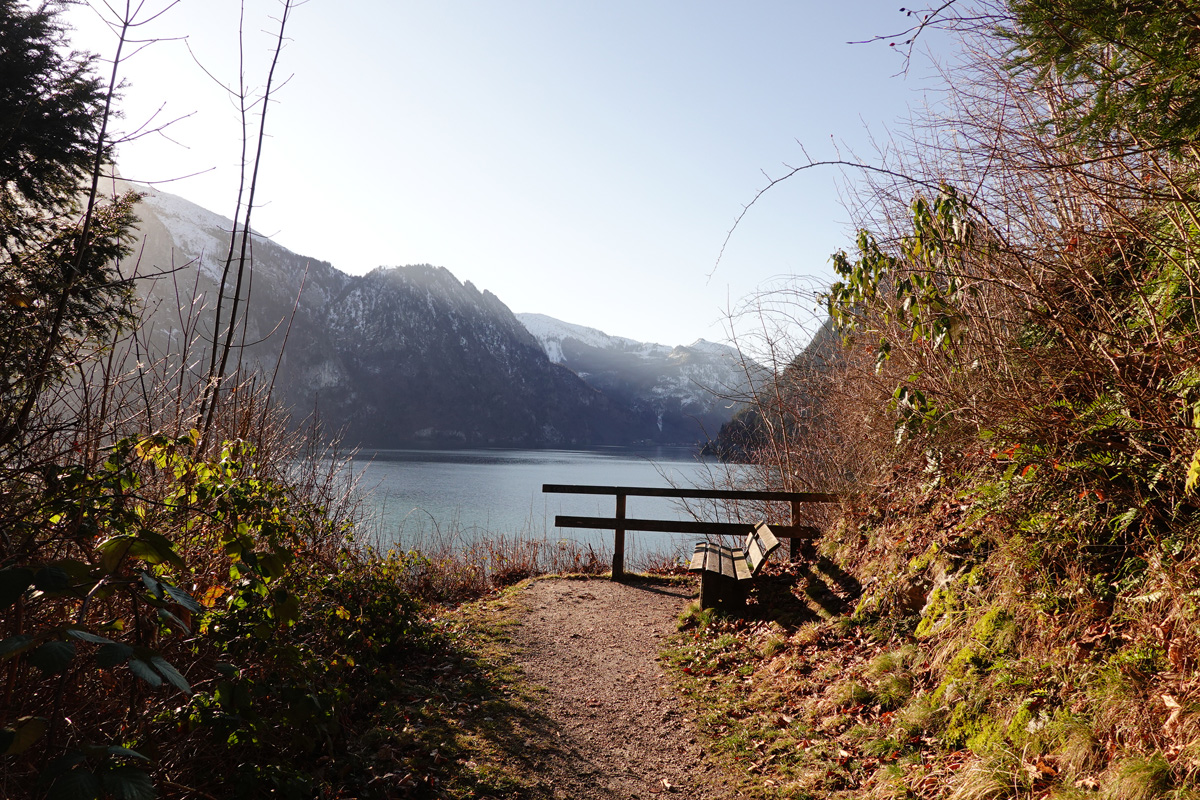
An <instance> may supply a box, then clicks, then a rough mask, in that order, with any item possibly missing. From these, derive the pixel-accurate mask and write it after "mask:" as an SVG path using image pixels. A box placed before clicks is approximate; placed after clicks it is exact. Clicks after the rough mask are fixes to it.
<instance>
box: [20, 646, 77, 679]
mask: <svg viewBox="0 0 1200 800" xmlns="http://www.w3.org/2000/svg"><path fill="white" fill-rule="evenodd" d="M73 658H75V645H73V644H71V643H70V642H58V641H55V642H46V643H45V644H43V645H42V646H41V647H39V648H37V649H36V650H34V651H33V652H32V653H30V654H29V663H30V664H32V665H33V666H35V667H37V668H38V669H40V670H41V671H42V672H44V673H46V674H48V675H55V674H58V673H59V672H62V671H63V670H65V669H66V668H67V665H68V664H70V663H71V659H73Z"/></svg>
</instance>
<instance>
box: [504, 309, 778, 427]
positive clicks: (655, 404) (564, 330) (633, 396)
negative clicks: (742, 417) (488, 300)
mask: <svg viewBox="0 0 1200 800" xmlns="http://www.w3.org/2000/svg"><path fill="white" fill-rule="evenodd" d="M517 318H518V319H520V320H521V322H523V323H524V324H525V327H527V328H528V329H529V331H530V332H531V333H532V334H533V335H534V336H536V337H537V339H538V341H539V342H540V343H541V345H542V348H543V349H544V350H545V351H546V354H547V355H548V356H549V358H550V360H551V361H553V362H555V363H556V364H562V365H564V366H566V367H569V368H570V369H571V370H572V371H574V372H575V373H576V374H578V375H579V377H581V378H583V379H584V380H585V381H587V382H588V383H589V384H591V385H592V386H595V387H596V388H597V389H599V390H600V391H602V392H604V393H605V394H606V395H608V396H609V397H611V398H613V400H615V401H617V402H619V403H621V404H622V405H624V406H626V407H628V408H629V409H630V410H631V411H632V412H633V413H634V414H635V415H636V417H637V420H638V423H639V425H640V426H641V427H642V428H643V430H645V431H647V437H646V438H649V439H653V440H655V441H659V442H696V441H707V440H708V439H709V438H710V437H712V436H716V434H717V431H718V430H719V429H720V428H721V426H722V425H723V424H724V423H726V422H728V421H729V419H730V417H732V415H733V409H734V407H735V406H737V405H739V403H738V402H737V398H741V397H744V396H745V394H746V384H747V370H749V371H750V374H751V376H755V375H758V373H759V372H760V371H761V369H760V368H759V367H758V366H757V365H756V364H753V363H750V362H744V361H743V360H742V358H741V357H740V355H739V353H738V351H737V350H735V349H734V348H732V347H728V346H726V345H723V344H715V343H713V342H707V341H705V340H704V339H698V340H697V341H695V342H693V343H692V344H690V345H687V346H686V347H684V346H679V347H668V346H667V345H662V344H652V343H647V342H638V341H634V340H633V339H625V338H621V337H619V336H609V335H608V334H606V333H603V332H601V331H598V330H596V329H595V328H586V327H584V326H582V325H572V324H571V323H568V322H562V321H561V320H557V319H554V318H552V317H547V316H545V315H544V314H518V315H517Z"/></svg>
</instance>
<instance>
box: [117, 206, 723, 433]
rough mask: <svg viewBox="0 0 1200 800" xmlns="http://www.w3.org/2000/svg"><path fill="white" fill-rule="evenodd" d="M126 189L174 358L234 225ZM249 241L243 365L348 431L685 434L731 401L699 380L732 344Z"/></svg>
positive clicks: (153, 309) (715, 383)
mask: <svg viewBox="0 0 1200 800" xmlns="http://www.w3.org/2000/svg"><path fill="white" fill-rule="evenodd" d="M131 188H134V189H136V190H137V191H139V192H142V193H143V194H144V199H143V200H142V202H141V203H140V204H139V207H138V213H139V215H140V216H141V218H142V223H141V225H140V230H141V233H142V241H141V242H140V243H139V251H140V252H141V253H142V258H141V263H140V264H139V266H138V274H139V275H143V276H145V275H148V274H150V273H153V272H156V271H157V272H163V271H171V270H173V272H172V273H171V274H170V275H169V276H165V277H159V278H157V279H148V278H143V279H141V280H140V281H139V286H140V287H141V291H142V294H143V297H144V300H145V304H146V318H147V322H148V323H149V324H150V325H151V327H152V330H153V337H152V345H153V350H154V352H153V353H151V357H153V356H154V355H155V354H157V356H159V357H172V358H178V355H179V354H180V352H181V349H182V341H183V335H184V331H185V330H186V329H187V325H186V319H187V315H188V310H189V309H190V308H191V307H192V300H191V297H192V292H193V290H194V291H195V292H196V293H197V295H198V297H199V303H197V305H196V308H199V309H202V311H201V312H200V313H201V323H200V325H199V327H198V328H197V330H198V333H199V335H200V337H201V338H202V339H203V340H204V341H207V340H208V339H209V338H210V337H211V313H212V311H211V309H212V308H213V307H214V306H215V301H216V297H217V283H218V281H219V280H220V275H221V270H222V266H223V259H224V256H225V254H226V251H227V248H228V231H229V230H230V228H231V227H232V223H231V222H230V220H229V219H227V218H225V217H222V216H221V215H219V214H215V213H213V212H211V211H207V210H205V209H203V208H201V207H200V206H197V205H195V204H194V203H190V202H188V201H187V200H184V199H183V198H180V197H177V196H175V195H171V194H169V193H166V192H163V191H161V190H158V189H155V188H153V187H145V186H136V185H134V186H132V187H131ZM253 247H254V270H253V275H252V278H253V279H252V282H251V284H252V298H251V302H250V303H249V309H250V312H249V317H248V320H247V333H246V341H247V342H250V343H252V344H251V345H250V346H249V347H248V348H247V349H246V350H245V352H243V353H242V354H241V355H242V358H243V359H244V362H245V363H246V364H247V365H249V366H251V367H258V368H259V369H261V370H264V371H266V372H268V373H269V372H271V371H272V370H273V369H274V368H275V364H276V361H277V360H279V365H280V366H279V375H278V381H277V384H276V397H277V398H279V399H280V400H281V401H282V402H283V403H285V404H286V405H287V406H289V407H290V408H292V409H293V412H294V414H295V415H298V416H307V415H308V414H310V413H311V412H313V411H316V412H317V413H319V414H320V416H321V417H322V419H323V420H324V421H325V422H326V423H327V424H328V425H329V426H331V427H333V428H335V429H340V430H342V431H344V432H345V434H346V436H347V438H348V439H349V441H351V442H353V443H355V444H362V445H367V446H371V447H413V446H421V447H467V446H497V447H501V446H502V447H568V446H591V445H601V444H603V445H613V444H634V443H648V442H652V443H686V444H691V443H696V442H701V441H703V440H704V439H705V438H706V432H710V431H711V432H713V433H715V431H716V430H717V429H718V428H719V427H720V424H721V421H722V420H720V419H719V418H720V417H722V416H723V418H724V419H728V417H729V415H731V414H732V411H731V410H730V409H728V408H726V407H725V404H723V403H722V402H720V401H718V400H715V399H713V398H711V397H708V396H707V393H706V392H705V391H704V390H703V389H702V388H701V387H718V388H719V387H721V386H722V385H724V384H726V383H727V382H728V381H729V380H731V379H732V377H733V372H732V371H731V369H730V365H731V364H733V363H734V361H735V360H736V358H735V351H733V350H732V348H726V347H724V346H722V345H713V344H711V343H708V342H697V343H696V344H695V345H693V346H691V347H688V348H670V347H666V346H664V345H653V344H643V343H638V342H634V341H633V340H631V339H622V338H620V337H613V336H608V335H607V334H605V333H603V332H601V331H595V330H592V329H588V328H584V327H582V326H576V325H571V324H570V323H565V322H561V321H559V320H554V319H553V318H551V317H547V316H544V315H523V316H522V319H521V320H518V318H517V317H516V316H515V315H514V314H513V313H512V312H511V311H510V310H509V308H508V307H507V306H506V305H505V304H504V303H503V302H502V301H501V300H500V299H499V298H498V297H496V296H495V295H494V294H492V293H490V292H487V291H480V290H478V289H477V288H476V287H475V286H474V285H472V284H471V283H470V282H469V281H468V282H465V283H464V282H461V281H459V280H458V279H457V278H456V277H455V276H454V275H453V274H451V273H450V272H449V271H448V270H446V269H445V268H442V267H434V266H430V265H427V264H422V265H411V266H404V267H380V268H378V269H376V270H373V271H372V272H370V273H368V274H367V275H362V276H351V275H347V274H346V273H343V272H341V271H340V270H338V269H336V268H335V267H334V266H333V265H332V264H330V263H329V262H325V261H319V260H316V259H311V258H307V257H305V256H302V255H298V254H296V253H293V252H291V251H290V250H287V249H286V248H284V247H281V246H279V245H277V244H275V243H274V242H272V241H271V240H270V239H268V238H266V237H260V236H256V237H255V238H254V244H253ZM301 284H303V291H301ZM226 291H227V292H229V291H232V287H227V289H226ZM297 298H298V300H297ZM293 307H294V308H295V316H294V320H293V319H292V313H293ZM532 318H536V319H538V320H541V327H540V328H538V323H537V322H530V321H527V320H529V319H532ZM289 320H291V329H290V333H289V341H288V346H287V349H286V352H284V353H283V356H282V359H279V350H280V347H281V345H282V340H283V333H284V331H285V330H287V328H288V323H289ZM531 325H532V326H534V328H538V330H540V331H541V333H537V332H531V330H530V326H531ZM195 355H196V351H195V349H193V351H192V352H191V353H190V357H192V358H194V357H195Z"/></svg>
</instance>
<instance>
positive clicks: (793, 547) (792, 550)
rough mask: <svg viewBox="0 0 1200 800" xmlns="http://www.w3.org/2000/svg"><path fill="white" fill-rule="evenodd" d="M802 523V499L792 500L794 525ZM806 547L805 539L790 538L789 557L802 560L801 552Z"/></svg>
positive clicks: (793, 559) (792, 559)
mask: <svg viewBox="0 0 1200 800" xmlns="http://www.w3.org/2000/svg"><path fill="white" fill-rule="evenodd" d="M799 524H800V501H799V500H793V501H792V525H793V526H796V525H799ZM803 549H804V540H803V539H799V538H796V537H795V536H793V537H792V538H791V539H789V540H788V559H789V560H791V561H799V560H800V552H801V551H802V550H803Z"/></svg>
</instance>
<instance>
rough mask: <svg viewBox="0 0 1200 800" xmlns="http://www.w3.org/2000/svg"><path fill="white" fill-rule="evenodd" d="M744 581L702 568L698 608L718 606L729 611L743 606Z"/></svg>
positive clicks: (744, 600) (744, 604)
mask: <svg viewBox="0 0 1200 800" xmlns="http://www.w3.org/2000/svg"><path fill="white" fill-rule="evenodd" d="M746 583H747V581H738V580H734V579H732V578H730V577H728V576H725V575H722V574H721V573H719V572H710V571H708V570H704V571H703V572H701V573H700V608H715V607H720V608H723V609H726V610H730V611H737V610H740V609H743V608H745V607H746Z"/></svg>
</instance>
